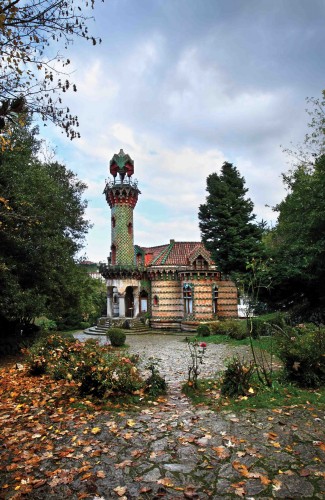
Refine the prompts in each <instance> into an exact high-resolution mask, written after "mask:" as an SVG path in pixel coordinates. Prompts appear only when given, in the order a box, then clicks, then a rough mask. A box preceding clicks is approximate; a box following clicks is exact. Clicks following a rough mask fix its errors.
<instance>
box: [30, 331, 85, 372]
mask: <svg viewBox="0 0 325 500" xmlns="http://www.w3.org/2000/svg"><path fill="white" fill-rule="evenodd" d="M80 346H81V343H80V342H78V341H75V340H74V338H73V336H72V335H69V336H67V335H66V336H64V337H63V336H61V335H59V334H51V335H45V334H44V335H40V336H39V337H38V339H37V340H36V341H35V342H34V344H33V345H32V347H30V348H29V349H26V348H25V349H22V352H23V353H24V354H25V355H26V357H27V366H28V371H29V373H30V374H31V375H42V374H44V373H47V372H48V373H50V372H51V371H52V369H53V370H54V368H56V370H55V371H56V372H58V371H59V366H57V365H60V362H61V359H67V358H68V357H69V356H70V352H69V351H70V350H71V349H72V350H73V348H74V349H76V348H80ZM60 369H61V368H60ZM57 378H58V377H57V375H56V379H57Z"/></svg>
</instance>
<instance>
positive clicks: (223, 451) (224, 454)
mask: <svg viewBox="0 0 325 500" xmlns="http://www.w3.org/2000/svg"><path fill="white" fill-rule="evenodd" d="M212 450H213V451H215V452H216V454H217V455H218V457H219V458H221V459H222V460H223V459H225V458H229V457H230V451H229V450H228V449H227V448H226V447H225V446H212Z"/></svg>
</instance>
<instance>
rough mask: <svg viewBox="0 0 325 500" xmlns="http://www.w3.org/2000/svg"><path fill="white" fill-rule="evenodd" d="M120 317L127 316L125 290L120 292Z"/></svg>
mask: <svg viewBox="0 0 325 500" xmlns="http://www.w3.org/2000/svg"><path fill="white" fill-rule="evenodd" d="M118 302H119V317H120V318H125V292H124V293H119V294H118Z"/></svg>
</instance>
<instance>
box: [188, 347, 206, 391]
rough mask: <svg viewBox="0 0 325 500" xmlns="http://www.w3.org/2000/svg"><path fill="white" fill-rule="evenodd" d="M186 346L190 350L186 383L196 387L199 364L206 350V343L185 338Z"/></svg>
mask: <svg viewBox="0 0 325 500" xmlns="http://www.w3.org/2000/svg"><path fill="white" fill-rule="evenodd" d="M187 346H188V349H189V351H190V364H189V366H188V381H187V382H188V385H192V386H193V387H194V388H197V379H198V376H199V374H200V373H201V370H200V365H202V364H203V358H204V355H205V350H206V346H207V345H206V343H205V342H201V343H199V342H198V341H197V340H196V339H194V340H189V339H187Z"/></svg>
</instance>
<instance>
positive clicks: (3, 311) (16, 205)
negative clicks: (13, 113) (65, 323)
mask: <svg viewBox="0 0 325 500" xmlns="http://www.w3.org/2000/svg"><path fill="white" fill-rule="evenodd" d="M36 132H37V131H36V130H29V129H28V128H27V127H16V129H15V131H14V134H13V136H12V140H13V143H14V148H13V149H10V150H6V151H5V152H3V153H2V154H1V156H0V161H1V169H0V192H1V193H5V198H4V197H3V198H0V234H1V238H0V269H1V272H0V288H1V290H2V293H1V296H0V316H2V317H4V318H6V319H7V320H8V321H12V322H16V323H18V324H23V325H24V324H28V323H30V322H31V321H32V320H33V318H35V317H40V316H44V315H45V316H47V317H49V318H51V319H52V318H54V319H58V318H59V317H60V316H62V315H63V314H67V313H69V311H74V313H76V312H78V311H79V315H80V319H82V317H81V315H82V312H83V307H84V305H85V299H84V298H83V297H86V293H87V292H88V291H89V289H90V287H91V286H95V285H92V281H91V280H90V278H89V277H88V276H87V274H86V273H85V271H84V270H83V269H82V268H80V267H79V266H78V265H77V263H76V261H75V259H74V256H75V254H76V252H77V251H78V250H79V249H80V248H81V246H82V243H83V239H84V236H85V234H86V233H87V231H88V227H89V223H88V221H87V220H85V218H84V214H85V209H86V202H85V201H83V200H82V196H83V192H84V190H85V188H86V186H85V184H83V183H82V182H81V181H79V180H78V179H77V177H76V176H75V174H74V173H73V172H71V171H70V170H68V169H67V168H66V167H65V166H63V165H60V164H58V163H55V162H41V161H40V159H39V158H38V151H39V148H40V144H39V141H38V139H37V135H36ZM4 200H5V201H4ZM79 321H80V320H79Z"/></svg>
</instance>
